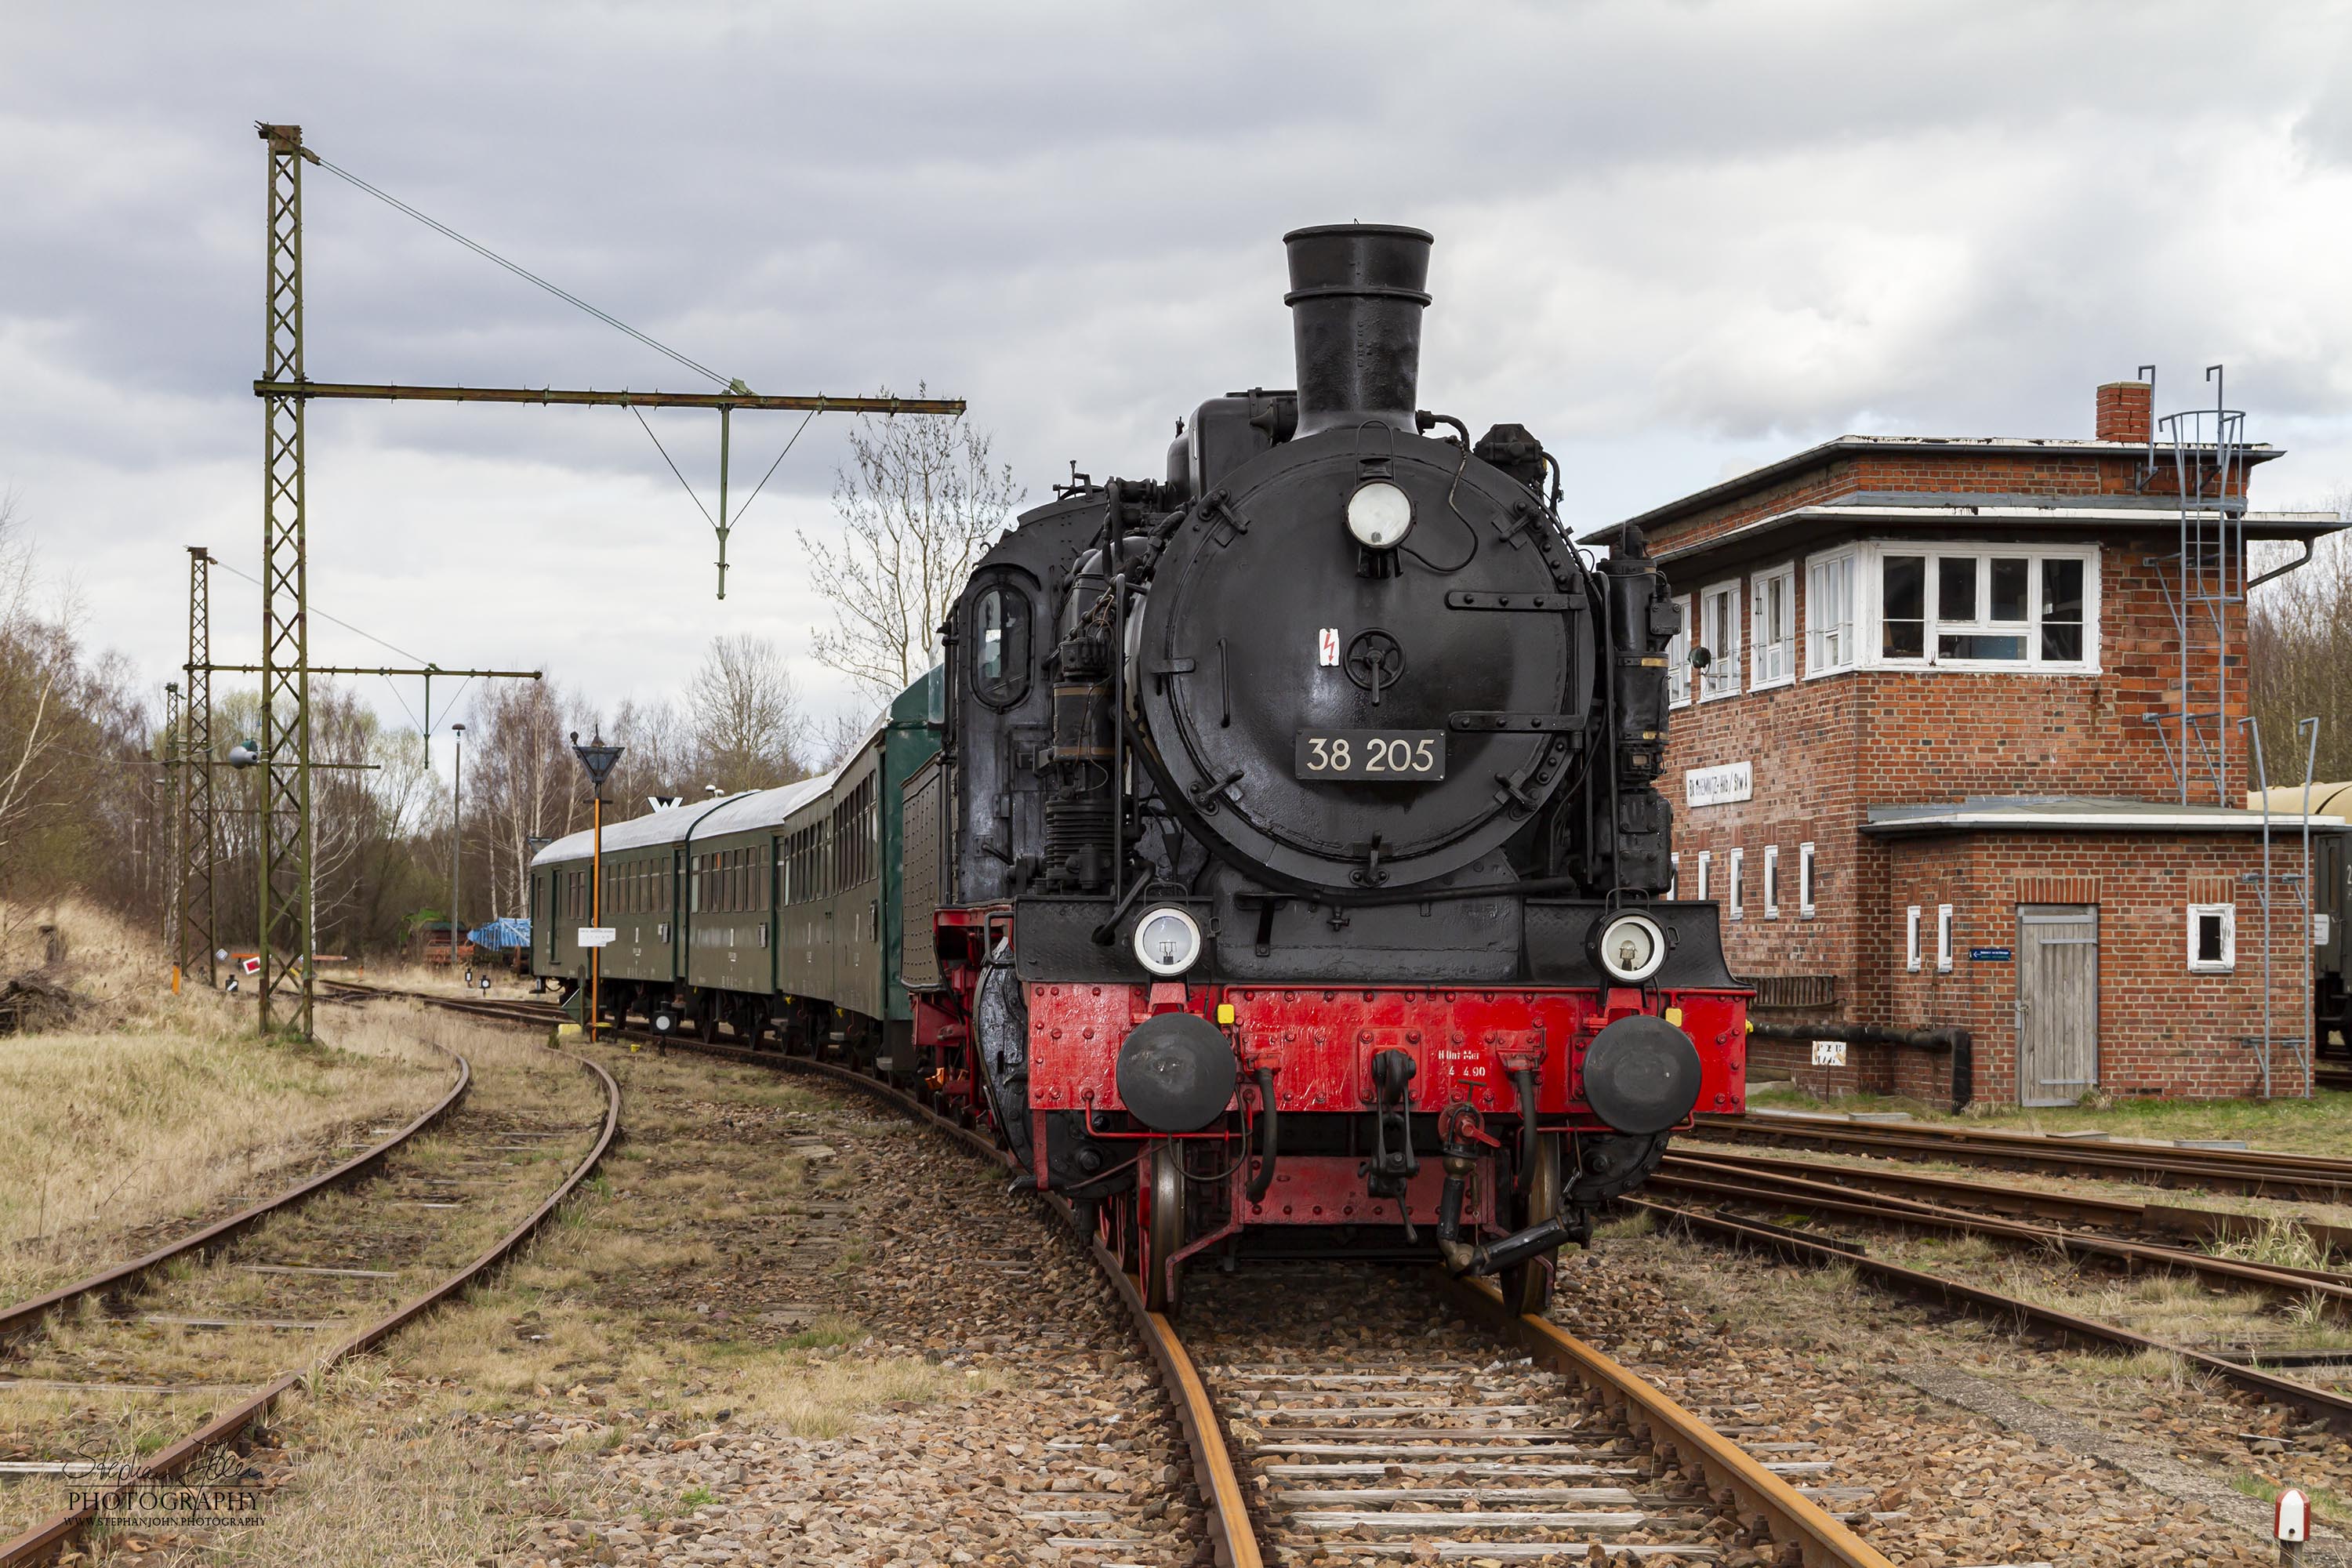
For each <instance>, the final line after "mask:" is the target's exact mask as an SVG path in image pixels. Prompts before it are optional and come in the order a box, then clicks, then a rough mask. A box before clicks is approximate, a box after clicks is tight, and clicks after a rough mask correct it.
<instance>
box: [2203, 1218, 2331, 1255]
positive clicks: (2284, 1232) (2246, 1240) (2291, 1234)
mask: <svg viewBox="0 0 2352 1568" xmlns="http://www.w3.org/2000/svg"><path fill="white" fill-rule="evenodd" d="M2205 1250H2206V1251H2208V1252H2210V1253H2211V1254H2212V1255H2213V1256H2214V1257H2216V1258H2237V1259H2238V1260H2239V1261H2241V1262H2244V1263H2268V1264H2275V1265H2278V1266H2279V1267H2282V1268H2326V1267H2327V1254H2326V1249H2324V1248H2323V1247H2320V1245H2319V1244H2318V1243H2317V1242H2315V1241H2314V1240H2312V1238H2311V1233H2310V1232H2309V1231H2307V1230H2305V1229H2304V1228H2303V1226H2300V1225H2298V1224H2297V1223H2295V1221H2294V1218H2293V1217H2291V1216H2289V1215H2271V1216H2270V1217H2269V1218H2267V1219H2265V1220H2263V1227H2262V1229H2260V1230H2259V1231H2256V1232H2255V1233H2254V1234H2253V1235H2252V1236H2243V1237H2215V1238H2213V1239H2212V1240H2210V1241H2209V1242H2207V1243H2206V1244H2205Z"/></svg>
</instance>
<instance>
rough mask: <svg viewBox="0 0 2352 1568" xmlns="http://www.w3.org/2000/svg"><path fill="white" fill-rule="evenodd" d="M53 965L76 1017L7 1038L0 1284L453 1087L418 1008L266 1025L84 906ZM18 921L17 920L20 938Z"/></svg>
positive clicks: (0, 1075) (257, 1192) (2, 1070)
mask: <svg viewBox="0 0 2352 1568" xmlns="http://www.w3.org/2000/svg"><path fill="white" fill-rule="evenodd" d="M60 923H61V924H62V925H63V926H64V927H65V931H66V935H67V939H68V959H67V962H66V963H65V964H63V965H62V966H60V968H59V969H58V971H56V972H54V973H52V974H51V975H50V976H49V977H50V978H51V979H52V980H53V981H55V982H56V983H58V984H64V985H66V986H68V987H69V988H70V989H71V990H73V991H74V992H75V993H76V994H79V995H81V996H84V997H87V998H89V1006H88V1007H87V1008H86V1009H85V1010H84V1012H83V1013H82V1014H81V1016H79V1017H78V1018H77V1019H76V1020H75V1021H74V1024H73V1026H71V1027H69V1028H66V1029H61V1030H59V1031H58V1032H55V1033H47V1034H35V1035H27V1036H12V1037H6V1038H5V1039H0V1300H16V1299H19V1298H21V1297H23V1296H25V1295H27V1294H31V1293H34V1292H35V1291H37V1290H38V1289H41V1288H42V1287H43V1286H45V1285H51V1284H56V1283H58V1282H61V1281H62V1280H64V1279H70V1278H73V1277H74V1276H76V1275H77V1274H79V1273H81V1272H85V1271H87V1269H88V1268H90V1267H93V1266H95V1265H97V1264H100V1263H101V1262H104V1261H108V1260H110V1259H112V1258H117V1257H121V1256H123V1255H125V1254H126V1253H127V1252H130V1251H134V1250H136V1249H137V1248H138V1247H141V1246H144V1245H152V1243H153V1242H154V1241H156V1240H159V1239H161V1238H162V1237H163V1236H164V1235H167V1234H169V1233H171V1232H173V1231H176V1230H178V1229H180V1228H182V1227H183V1224H184V1222H186V1221H188V1220H189V1219H191V1218H193V1217H194V1216H196V1215H205V1214H206V1213H208V1212H220V1211H225V1210H226V1208H228V1207H231V1206H234V1205H235V1201H236V1200H238V1199H243V1200H247V1201H249V1200H252V1199H256V1198H260V1197H263V1196H267V1195H268V1194H270V1193H272V1192H275V1191H278V1190H280V1189H282V1188H284V1187H286V1186H289V1185H291V1184H293V1182H294V1181H295V1180H296V1179H298V1177H299V1173H301V1172H302V1171H305V1170H308V1169H310V1168H315V1167H318V1166H320V1165H323V1164H324V1163H329V1160H330V1157H331V1155H332V1153H333V1146H334V1145H335V1144H336V1143H338V1142H346V1141H353V1140H363V1139H366V1137H367V1130H368V1129H371V1128H373V1127H377V1126H382V1127H384V1128H385V1129H387V1130H389V1129H390V1128H391V1127H392V1126H395V1125H397V1124H398V1123H400V1122H403V1121H407V1120H408V1119H409V1118H410V1117H412V1116H414V1115H415V1113H416V1112H417V1111H418V1110H422V1109H423V1108H424V1107H425V1106H426V1105H428V1104H430V1103H431V1102H432V1101H433V1100H436V1099H437V1098H438V1097H439V1096H440V1094H441V1093H442V1092H443V1091H444V1090H445V1089H446V1088H447V1085H448V1082H449V1076H450V1070H451V1069H450V1067H449V1065H448V1063H447V1061H446V1058H443V1057H441V1056H440V1055H438V1054H437V1053H436V1052H434V1051H432V1050H430V1049H428V1048H426V1047H425V1046H423V1045H422V1044H421V1043H420V1042H419V1040H418V1038H417V1036H416V1031H415V1028H414V1027H413V1026H411V1025H409V1024H407V1023H405V1022H403V1021H399V1020H396V1019H394V1018H391V1017H372V1018H369V1019H367V1020H365V1021H362V1020H360V1019H358V1018H357V1017H355V1016H350V1015H343V1014H339V1013H326V1014H322V1015H321V1017H320V1035H321V1039H320V1043H318V1044H316V1045H310V1046H303V1045H295V1044H289V1043H280V1042H264V1041H262V1040H261V1039H259V1038H258V1037H255V1036H254V1035H253V1034H252V1033H251V1032H250V1030H249V1027H248V1022H247V1013H246V1012H245V1011H244V1010H243V1009H240V1008H238V1007H236V1005H233V1004H231V1003H230V1002H229V1001H228V1000H227V999H226V998H224V997H222V996H218V995H215V994H211V993H209V992H202V991H199V992H195V993H192V994H183V995H180V996H176V997H175V996H173V994H171V992H170V989H169V986H168V975H167V974H166V973H164V972H163V971H162V970H160V969H159V967H158V956H159V955H158V954H157V953H156V952H155V949H154V947H153V945H152V943H149V942H143V941H142V940H140V938H139V937H138V935H137V933H134V932H131V931H127V930H125V929H124V928H123V927H122V926H121V924H120V922H117V921H112V920H111V919H110V918H108V917H104V916H100V915H98V914H96V913H94V912H92V911H90V910H83V909H79V907H77V906H71V905H69V906H68V907H67V908H66V910H64V911H62V919H61V921H60ZM23 940H24V932H23V931H22V930H20V931H19V941H20V942H22V941H23Z"/></svg>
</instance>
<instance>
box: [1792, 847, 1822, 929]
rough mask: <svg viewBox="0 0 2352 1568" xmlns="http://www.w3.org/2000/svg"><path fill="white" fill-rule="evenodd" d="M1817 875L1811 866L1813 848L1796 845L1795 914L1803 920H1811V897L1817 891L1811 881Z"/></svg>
mask: <svg viewBox="0 0 2352 1568" xmlns="http://www.w3.org/2000/svg"><path fill="white" fill-rule="evenodd" d="M1817 874H1818V873H1817V872H1816V870H1815V868H1814V866H1813V847H1812V846H1811V845H1810V844H1800V845H1798V846H1797V913H1798V915H1799V916H1801V918H1803V919H1805V920H1811V919H1812V918H1813V896H1814V893H1815V891H1816V890H1817V889H1816V887H1815V884H1814V880H1813V879H1814V877H1815V876H1816V875H1817Z"/></svg>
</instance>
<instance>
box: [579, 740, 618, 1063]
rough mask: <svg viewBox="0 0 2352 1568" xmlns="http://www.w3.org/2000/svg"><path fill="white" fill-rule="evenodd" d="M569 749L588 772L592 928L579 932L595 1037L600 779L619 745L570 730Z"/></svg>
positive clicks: (600, 917)
mask: <svg viewBox="0 0 2352 1568" xmlns="http://www.w3.org/2000/svg"><path fill="white" fill-rule="evenodd" d="M621 752H622V748H621V747H619V746H608V745H606V744H605V743H604V731H602V730H599V731H596V733H595V736H594V738H593V740H591V741H589V742H587V744H585V745H583V744H582V743H581V741H580V731H577V730H574V731H572V754H573V755H574V756H577V757H578V758H579V759H580V765H581V767H582V768H583V769H584V770H586V772H587V774H588V784H589V786H590V794H589V813H590V816H589V821H590V823H591V824H592V826H593V837H592V838H591V839H590V849H589V852H588V924H589V926H590V928H591V929H592V930H593V931H594V933H595V934H594V938H593V940H591V938H590V936H589V933H588V932H587V931H583V932H582V933H581V945H583V947H585V948H587V950H588V1012H587V1015H586V1016H585V1018H584V1019H583V1022H584V1023H585V1024H586V1026H587V1029H588V1037H589V1039H591V1040H593V1039H594V1038H595V1037H596V1021H597V1016H598V1015H597V1010H596V987H597V981H598V979H599V978H600V977H601V976H602V974H603V972H604V963H603V959H604V942H605V941H606V938H605V935H604V780H605V778H606V777H607V776H608V775H609V774H610V773H612V771H613V764H614V763H617V762H619V761H620V760H621Z"/></svg>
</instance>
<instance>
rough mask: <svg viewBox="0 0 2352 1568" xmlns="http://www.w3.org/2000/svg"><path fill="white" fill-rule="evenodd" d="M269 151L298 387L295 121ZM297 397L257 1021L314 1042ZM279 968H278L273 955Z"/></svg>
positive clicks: (281, 488)
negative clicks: (279, 1008)
mask: <svg viewBox="0 0 2352 1568" xmlns="http://www.w3.org/2000/svg"><path fill="white" fill-rule="evenodd" d="M257 129H258V130H259V131H260V132H261V139H262V140H263V141H264V142H267V143H268V148H269V231H268V250H269V285H268V289H269V291H268V299H267V304H266V309H265V311H264V338H263V347H262V378H263V380H265V381H267V382H269V383H271V384H276V385H281V386H282V385H288V384H292V385H293V386H295V387H297V388H298V389H299V386H300V384H301V383H302V381H303V379H304V378H303V374H302V163H303V160H304V159H305V158H306V157H308V156H310V154H308V153H305V152H304V151H303V148H302V128H301V127H300V126H299V125H263V126H259V127H257ZM303 401H304V399H303V396H302V395H301V393H300V391H299V390H297V391H295V392H292V393H290V394H289V393H272V394H270V395H268V396H265V397H264V398H263V399H262V421H263V436H262V491H261V514H262V517H261V537H262V583H263V586H262V591H261V764H262V772H263V774H264V778H263V782H262V808H261V823H260V827H261V835H260V837H261V931H260V936H261V942H260V947H261V973H260V976H259V979H260V985H259V995H260V1025H261V1029H262V1032H263V1033H264V1034H267V1033H268V1032H269V1029H270V1027H271V1023H272V1009H271V1005H270V1004H271V1003H272V1002H273V1001H274V1000H281V999H282V1000H284V1001H286V1002H288V1003H289V1004H290V1012H291V1016H290V1017H289V1018H288V1019H287V1021H288V1022H289V1023H291V1024H292V1025H293V1026H294V1028H295V1032H296V1033H297V1034H299V1036H301V1037H302V1038H304V1039H309V1038H310V1002H311V973H312V969H313V967H314V966H313V964H312V963H311V960H312V958H313V956H314V954H313V952H312V951H311V929H310V925H311V913H312V910H311V902H310V898H311V885H310V624H309V618H308V610H309V607H310V605H309V589H310V584H309V571H310V558H309V548H308V531H307V527H306V523H307V521H308V520H307V518H306V516H305V505H304V502H305V498H304V490H303V459H302V416H303ZM281 953H282V954H283V955H284V962H283V963H280V962H279V956H280V954H281Z"/></svg>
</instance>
